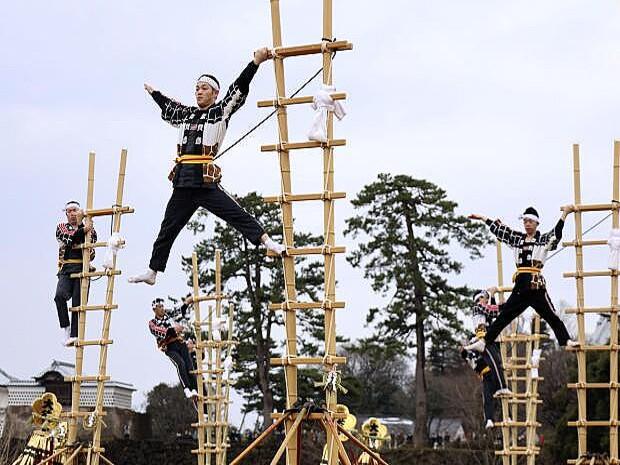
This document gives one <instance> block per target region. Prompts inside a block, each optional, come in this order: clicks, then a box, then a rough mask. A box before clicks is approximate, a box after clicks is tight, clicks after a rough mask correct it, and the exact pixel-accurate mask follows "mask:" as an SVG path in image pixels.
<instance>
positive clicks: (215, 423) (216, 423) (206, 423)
mask: <svg viewBox="0 0 620 465" xmlns="http://www.w3.org/2000/svg"><path fill="white" fill-rule="evenodd" d="M192 426H193V427H194V428H206V427H209V426H228V422H226V421H200V422H198V423H192Z"/></svg>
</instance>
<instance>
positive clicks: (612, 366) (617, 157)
mask: <svg viewBox="0 0 620 465" xmlns="http://www.w3.org/2000/svg"><path fill="white" fill-rule="evenodd" d="M612 186H613V187H612V188H613V200H615V201H616V202H617V201H620V141H617V140H616V141H614V167H613V182H612ZM611 221H612V228H614V229H617V228H619V227H620V216H619V215H618V209H617V208H614V209H613V210H612V215H611ZM610 294H611V303H610V306H611V307H612V308H615V307H616V306H617V305H618V274H617V273H614V274H612V275H611V291H610ZM609 328H610V339H609V346H610V349H611V347H613V346H617V344H618V313H617V312H612V313H611V314H610V321H609ZM609 382H610V388H609V421H610V426H609V459H610V461H611V462H612V463H613V462H614V461H615V462H616V463H618V462H619V461H620V457H619V455H618V351H617V350H610V352H609ZM611 386H615V387H611Z"/></svg>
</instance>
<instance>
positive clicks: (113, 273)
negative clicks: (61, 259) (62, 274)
mask: <svg viewBox="0 0 620 465" xmlns="http://www.w3.org/2000/svg"><path fill="white" fill-rule="evenodd" d="M119 274H121V270H105V271H87V272H86V273H72V274H71V275H70V276H69V277H70V278H96V277H98V276H117V275H119Z"/></svg>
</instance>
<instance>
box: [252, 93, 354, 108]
mask: <svg viewBox="0 0 620 465" xmlns="http://www.w3.org/2000/svg"><path fill="white" fill-rule="evenodd" d="M329 95H330V96H331V98H332V100H344V99H346V98H347V94H346V93H345V92H334V93H333V94H329ZM313 101H314V97H313V96H311V95H310V96H307V97H292V98H281V99H279V100H259V101H258V104H257V106H258V108H265V107H285V106H287V105H299V104H304V103H312V102H313Z"/></svg>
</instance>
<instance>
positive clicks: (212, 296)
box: [194, 292, 229, 302]
mask: <svg viewBox="0 0 620 465" xmlns="http://www.w3.org/2000/svg"><path fill="white" fill-rule="evenodd" d="M228 298H229V297H228V294H222V293H221V292H220V293H219V294H218V293H216V294H207V295H196V296H194V302H204V301H205V300H218V299H228Z"/></svg>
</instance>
